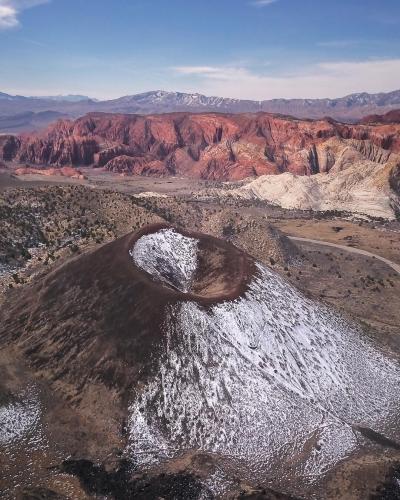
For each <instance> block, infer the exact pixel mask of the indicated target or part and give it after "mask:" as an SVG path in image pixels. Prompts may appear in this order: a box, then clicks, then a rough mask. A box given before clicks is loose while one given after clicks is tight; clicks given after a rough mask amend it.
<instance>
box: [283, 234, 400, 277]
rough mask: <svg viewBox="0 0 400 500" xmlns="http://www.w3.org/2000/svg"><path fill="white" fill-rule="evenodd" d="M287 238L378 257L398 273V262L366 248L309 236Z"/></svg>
mask: <svg viewBox="0 0 400 500" xmlns="http://www.w3.org/2000/svg"><path fill="white" fill-rule="evenodd" d="M288 238H289V239H290V240H292V241H298V242H300V243H301V242H304V243H313V244H316V245H323V246H327V247H333V248H338V249H340V250H345V251H346V252H350V253H358V254H360V255H365V256H366V257H370V258H372V259H378V260H380V261H382V262H384V263H385V264H387V265H388V266H389V267H391V268H392V269H393V270H394V271H396V272H397V273H399V274H400V264H396V263H395V262H392V261H391V260H389V259H385V257H381V256H380V255H376V254H374V253H371V252H367V251H366V250H361V249H360V248H354V247H348V246H345V245H338V244H337V243H329V242H328V241H322V240H311V239H310V238H300V237H298V236H288Z"/></svg>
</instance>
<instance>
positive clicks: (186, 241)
mask: <svg viewBox="0 0 400 500" xmlns="http://www.w3.org/2000/svg"><path fill="white" fill-rule="evenodd" d="M197 246H198V240H196V239H195V238H189V237H187V236H183V235H182V234H180V233H178V232H177V231H175V230H173V229H161V230H160V231H157V232H156V233H152V234H148V235H145V236H142V237H141V238H139V240H138V241H137V242H136V243H135V245H134V247H133V249H132V250H131V251H130V255H131V257H132V258H133V261H134V263H135V264H136V265H137V266H138V267H140V268H141V269H143V270H144V271H146V272H147V273H149V274H150V275H151V276H152V277H153V278H155V279H156V280H158V281H162V282H164V283H167V284H168V285H170V286H173V287H174V288H176V289H178V290H180V291H181V292H184V293H187V292H188V291H189V290H190V285H191V282H192V279H193V275H194V272H195V271H196V267H197Z"/></svg>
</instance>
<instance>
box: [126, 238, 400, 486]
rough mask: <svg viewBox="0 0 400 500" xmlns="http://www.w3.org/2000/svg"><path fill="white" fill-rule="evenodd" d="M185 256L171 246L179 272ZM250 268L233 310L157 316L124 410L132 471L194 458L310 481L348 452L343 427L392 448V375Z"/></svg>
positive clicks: (322, 314) (343, 324)
mask: <svg viewBox="0 0 400 500" xmlns="http://www.w3.org/2000/svg"><path fill="white" fill-rule="evenodd" d="M176 235H177V233H175V234H171V235H170V236H171V240H170V241H169V243H168V245H167V253H168V252H169V249H170V248H172V247H174V248H175V247H177V246H179V245H180V238H179V237H176ZM157 238H159V243H160V246H161V247H162V248H164V247H165V243H164V241H162V240H163V239H164V238H165V235H164V234H163V235H161V236H158V233H156V234H154V235H153V239H152V242H153V243H154V247H155V248H157ZM174 238H176V243H177V245H175V244H173V243H172V240H173V239H174ZM139 242H140V240H139ZM193 247H194V243H193V245H192V246H190V245H189V244H187V243H185V246H181V248H180V250H179V259H183V261H186V263H185V262H181V263H180V266H179V267H185V266H188V265H189V264H190V266H191V265H192V262H193V260H192V248H193ZM148 248H149V247H148ZM156 253H157V254H158V252H157V251H156ZM173 258H175V257H173ZM257 268H258V271H257V275H256V276H255V277H254V278H253V281H252V283H251V285H250V287H249V289H248V291H247V292H246V294H245V296H243V297H242V298H240V299H238V300H235V301H227V302H224V303H220V304H216V305H214V306H212V307H210V308H208V309H206V308H204V307H202V306H200V305H199V304H197V303H195V302H182V303H180V304H178V305H176V306H174V307H170V308H169V309H168V310H167V311H166V319H165V332H166V345H165V354H164V355H163V356H162V357H161V358H160V359H159V366H158V376H157V377H155V378H154V379H153V380H151V381H149V382H148V384H147V386H145V387H144V389H142V390H141V391H140V392H139V393H138V394H136V395H135V398H134V400H133V402H132V404H131V407H130V418H129V424H128V427H129V433H130V445H129V449H130V452H131V453H132V455H133V456H135V458H137V457H139V459H141V460H142V462H143V463H152V462H154V461H156V460H157V459H160V457H162V456H164V457H171V456H175V455H177V454H179V453H180V452H182V451H184V450H192V449H198V450H202V451H205V452H210V453H216V454H218V455H219V456H221V457H224V458H225V459H226V460H227V461H228V462H229V464H231V465H230V466H233V467H234V469H235V468H236V469H235V470H237V468H238V467H241V468H242V472H241V477H242V478H243V479H248V480H254V481H260V482H262V481H263V480H265V479H266V477H270V476H271V475H272V474H274V476H275V477H277V478H279V481H283V482H285V481H289V480H290V479H293V478H295V477H297V478H304V479H308V480H309V481H313V480H314V479H316V478H318V477H320V476H321V475H322V474H324V473H325V472H326V471H328V470H329V469H330V468H331V467H332V466H333V465H334V464H336V463H337V462H338V461H339V460H341V459H343V458H345V457H346V456H348V455H349V454H350V453H351V452H352V451H354V450H356V449H357V447H358V442H359V440H360V435H359V434H357V432H356V431H355V430H354V429H353V426H356V425H360V426H363V427H371V428H372V429H374V430H375V431H377V432H381V433H382V434H385V435H386V436H388V437H390V438H392V439H395V438H396V437H398V436H396V431H395V429H396V428H397V424H396V420H397V419H396V415H398V413H397V412H398V410H399V406H400V403H399V402H400V384H399V382H400V369H399V367H398V365H397V364H396V363H395V362H394V361H392V360H391V359H389V358H387V357H385V355H384V354H383V353H381V352H380V351H379V350H378V349H377V348H375V347H374V346H373V345H372V344H371V343H370V342H369V341H368V340H366V339H365V338H363V337H362V334H361V332H360V331H359V330H358V329H357V327H356V326H354V325H352V324H351V323H349V322H348V321H347V320H345V319H343V318H342V317H341V316H339V315H338V314H336V313H333V312H331V311H330V310H329V309H328V308H327V307H325V306H324V305H322V304H319V303H317V302H314V301H311V300H309V299H307V298H305V297H304V296H303V295H302V294H301V293H300V292H298V291H297V290H296V289H294V288H293V287H292V286H291V285H289V284H288V283H286V282H285V281H283V280H282V279H281V278H280V277H279V276H278V275H276V274H275V273H273V272H272V271H270V270H269V269H268V268H266V267H265V266H263V265H261V264H257Z"/></svg>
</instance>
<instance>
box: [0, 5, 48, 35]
mask: <svg viewBox="0 0 400 500" xmlns="http://www.w3.org/2000/svg"><path fill="white" fill-rule="evenodd" d="M49 1H50V0H0V30H5V29H11V28H16V27H17V26H19V25H20V22H19V19H18V16H19V14H20V13H21V12H22V11H23V10H26V9H30V8H31V7H36V6H37V5H42V4H44V3H48V2H49Z"/></svg>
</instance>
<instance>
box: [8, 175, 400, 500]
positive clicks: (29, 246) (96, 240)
mask: <svg viewBox="0 0 400 500" xmlns="http://www.w3.org/2000/svg"><path fill="white" fill-rule="evenodd" d="M81 171H82V173H83V174H84V177H85V178H82V179H72V178H68V177H61V176H51V177H48V178H45V179H44V178H43V176H42V175H35V174H34V173H32V174H29V173H28V174H27V175H24V176H14V175H13V172H12V170H10V169H4V170H3V171H2V172H1V173H0V253H1V257H2V260H1V262H0V277H1V283H0V286H1V296H0V339H1V348H0V491H2V494H3V496H4V498H21V499H24V500H28V499H39V498H40V499H65V498H73V499H89V498H110V499H112V498H117V499H123V498H140V499H146V498H166V499H169V498H182V499H192V498H193V499H195V498H199V499H202V498H232V499H233V498H254V499H276V500H278V499H295V498H299V499H309V498H310V499H338V498H340V499H348V500H361V499H366V498H373V499H380V498H382V499H383V498H385V499H391V498H399V496H400V488H399V482H400V424H399V421H400V419H399V416H400V403H399V401H400V384H399V381H400V368H399V361H398V360H399V356H400V251H399V250H400V222H399V221H398V220H396V219H392V220H385V219H383V218H379V217H372V216H362V215H355V214H351V213H346V212H339V211H336V210H331V211H325V212H323V211H320V212H314V211H311V210H296V209H291V210H289V209H284V208H281V207H278V206H274V205H272V204H268V203H266V202H264V201H261V200H255V199H250V198H235V199H234V200H233V199H232V198H231V197H225V196H219V195H218V194H216V193H218V192H219V191H218V189H219V187H220V185H219V184H218V183H215V182H212V181H202V180H193V179H187V178H183V177H165V178H151V177H141V176H128V177H125V176H121V175H118V174H114V173H111V172H104V171H101V170H100V169H92V168H87V169H86V168H83V169H81ZM367 253H368V254H367ZM382 259H384V260H382ZM115 331H118V334H115V335H114V333H113V332H115ZM244 332H245V333H244ZM263 332H264V333H263Z"/></svg>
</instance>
